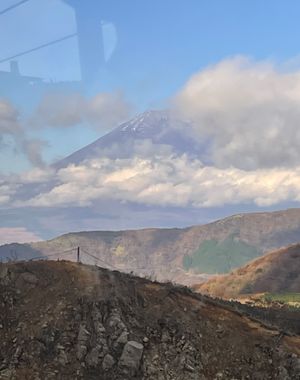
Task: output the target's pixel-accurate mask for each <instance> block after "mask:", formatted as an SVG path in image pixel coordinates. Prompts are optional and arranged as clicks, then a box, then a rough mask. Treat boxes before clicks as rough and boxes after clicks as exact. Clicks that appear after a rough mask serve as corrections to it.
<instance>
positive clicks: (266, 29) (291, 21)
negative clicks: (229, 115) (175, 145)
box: [0, 0, 300, 171]
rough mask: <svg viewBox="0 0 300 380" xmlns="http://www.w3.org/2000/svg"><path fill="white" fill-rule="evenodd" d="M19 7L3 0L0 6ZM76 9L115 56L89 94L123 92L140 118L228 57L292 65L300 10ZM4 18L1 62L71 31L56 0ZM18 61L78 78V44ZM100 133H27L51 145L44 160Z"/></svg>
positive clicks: (137, 5)
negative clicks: (92, 21)
mask: <svg viewBox="0 0 300 380" xmlns="http://www.w3.org/2000/svg"><path fill="white" fill-rule="evenodd" d="M16 2H17V1H16V0H2V1H1V9H5V8H6V7H8V6H10V5H12V4H14V3H16ZM75 2H76V1H75ZM77 3H78V4H79V8H78V9H79V13H81V14H83V15H84V16H83V17H86V19H88V17H90V15H91V14H93V15H94V16H95V17H97V19H98V18H99V22H101V21H102V23H103V25H104V26H103V28H104V31H105V49H106V55H109V54H111V53H112V54H111V55H110V58H109V59H108V60H106V61H105V62H104V64H103V65H102V67H101V69H99V75H98V77H97V78H95V79H94V81H93V82H91V83H89V84H88V85H86V88H85V92H86V93H87V94H88V95H92V94H95V93H97V92H101V91H115V90H118V91H122V92H124V94H125V96H126V98H127V99H128V100H129V101H130V102H131V103H132V104H133V106H134V109H135V111H136V112H138V111H143V110H145V109H148V108H161V107H164V106H165V105H166V104H167V100H168V99H169V98H170V97H171V96H172V95H174V93H176V92H177V91H178V90H179V89H180V88H181V86H183V84H184V83H185V82H186V81H187V79H188V78H189V77H190V76H191V75H193V74H194V73H195V72H197V71H199V70H201V69H202V68H204V67H206V66H207V65H212V64H214V63H216V62H218V61H220V60H222V59H224V58H227V57H230V56H234V55H246V56H250V57H252V58H253V59H254V60H263V59H271V60H274V61H275V62H279V63H280V62H286V61H289V60H296V63H297V57H298V55H299V43H298V36H299V34H300V24H299V14H300V3H299V2H298V1H296V0H287V1H276V0H264V1H260V0H251V1H241V0H226V1H225V0H209V1H208V0H206V1H204V0H188V1H182V0H164V1H161V0H152V1H151V2H150V1H146V0H126V1H121V0H114V1H111V0H110V1H100V0H99V1H98V0H89V1H77ZM88 9H91V10H92V13H88ZM0 17H1V22H0V46H1V50H0V51H1V56H0V58H5V57H9V56H10V55H14V54H15V53H18V52H21V51H24V50H26V49H30V48H32V47H35V46H39V45H41V44H43V43H46V42H48V41H52V40H55V39H58V38H60V37H63V36H65V35H69V34H71V33H74V32H76V28H77V26H76V17H75V14H74V11H73V9H72V8H70V7H69V6H68V5H67V4H66V3H64V2H63V1H60V0H29V1H27V2H26V3H25V4H23V5H21V6H19V7H17V8H16V9H14V10H12V11H10V12H7V13H5V14H3V15H1V16H0ZM87 43H88V42H87ZM18 62H19V65H20V70H21V73H22V74H23V75H32V76H38V77H42V78H44V79H46V80H54V81H70V80H75V81H76V80H79V79H80V77H81V74H80V64H79V53H78V44H77V38H76V37H75V38H72V39H70V40H67V41H64V42H61V43H59V44H57V45H53V46H50V47H48V48H45V49H42V50H39V51H37V52H34V53H31V54H29V55H26V56H23V57H20V58H18ZM8 69H9V63H2V64H0V70H8ZM1 96H7V97H10V98H14V99H13V100H14V101H15V102H16V103H17V105H18V106H19V107H20V108H21V110H22V112H27V113H28V112H30V110H31V108H32V104H33V103H32V101H31V99H30V97H29V96H28V95H27V96H20V95H19V90H18V88H13V89H10V91H9V93H7V94H6V93H5V91H2V93H1ZM37 99H38V96H37V97H36V98H35V101H37ZM104 132H105V127H104V128H103V131H95V130H93V129H91V128H88V127H85V128H75V129H74V130H72V131H70V130H66V129H62V130H58V129H57V130H53V129H49V128H43V129H42V130H39V131H37V130H29V131H28V133H29V134H30V136H34V137H39V138H42V139H45V140H47V141H48V143H49V146H48V148H46V149H45V151H44V155H45V159H46V160H48V161H51V160H55V159H56V158H57V157H62V156H64V155H66V154H69V153H71V152H72V151H74V150H76V149H78V148H80V147H81V146H83V145H85V144H87V143H89V142H91V141H93V140H94V139H95V138H97V137H99V136H100V135H101V134H103V133H104ZM70 136H72V139H70ZM5 155H6V158H7V157H10V159H11V160H13V161H12V162H14V164H13V166H14V168H15V170H17V171H20V170H22V169H24V167H26V166H28V165H27V164H26V163H25V162H24V160H21V159H20V157H13V153H9V152H8V151H6V152H5ZM3 159H4V157H3V154H2V159H1V161H2V162H3ZM1 166H6V165H1ZM12 169H13V168H12Z"/></svg>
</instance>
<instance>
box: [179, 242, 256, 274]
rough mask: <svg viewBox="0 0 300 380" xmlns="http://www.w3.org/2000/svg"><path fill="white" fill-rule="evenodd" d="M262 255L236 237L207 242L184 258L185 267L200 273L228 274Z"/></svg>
mask: <svg viewBox="0 0 300 380" xmlns="http://www.w3.org/2000/svg"><path fill="white" fill-rule="evenodd" d="M261 254H262V253H261V252H260V251H258V250H257V249H256V248H255V247H253V246H251V245H249V244H247V243H245V242H243V241H241V240H238V239H236V238H234V237H229V238H227V239H225V240H223V241H217V240H205V241H204V242H203V243H202V244H201V245H200V247H199V248H198V249H197V250H196V251H195V252H194V253H193V254H192V255H191V256H189V255H185V256H184V258H183V267H184V269H185V270H187V271H189V270H192V271H194V272H198V273H211V274H214V273H228V272H230V271H231V270H232V269H235V268H238V267H240V266H242V265H244V264H246V263H247V262H249V261H251V260H253V259H255V258H257V257H259V256H261Z"/></svg>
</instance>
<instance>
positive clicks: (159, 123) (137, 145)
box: [54, 110, 205, 169]
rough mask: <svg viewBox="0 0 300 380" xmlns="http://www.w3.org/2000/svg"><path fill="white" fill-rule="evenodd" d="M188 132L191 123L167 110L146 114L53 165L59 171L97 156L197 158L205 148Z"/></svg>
mask: <svg viewBox="0 0 300 380" xmlns="http://www.w3.org/2000/svg"><path fill="white" fill-rule="evenodd" d="M190 131H191V123H190V122H188V121H183V120H179V119H178V118H175V117H174V116H173V115H171V113H170V112H169V111H166V110H161V111H160V110H155V111H154V110H153V111H146V112H144V113H142V114H140V115H138V116H136V117H135V118H133V119H131V120H129V121H127V122H124V123H122V124H121V125H119V126H118V127H117V128H115V129H113V130H112V131H111V132H109V133H107V134H106V135H104V136H102V137H100V138H99V139H97V140H96V141H94V142H93V143H91V144H89V145H87V146H85V147H83V148H82V149H80V150H78V151H76V152H74V153H72V154H71V155H69V156H68V157H66V158H64V159H62V160H60V161H59V162H57V163H56V164H55V165H54V166H55V168H57V169H59V168H63V167H66V166H68V165H70V164H75V165H77V164H79V163H80V162H82V161H85V160H87V159H93V158H98V157H108V158H111V159H116V158H129V157H132V156H133V155H134V154H135V155H152V154H153V153H154V152H156V153H157V152H164V153H166V152H169V153H173V154H179V155H182V154H187V155H188V156H191V157H199V155H201V154H203V152H204V151H205V146H204V144H201V143H199V142H198V141H197V140H196V139H194V138H193V137H192V136H191V135H189V134H190Z"/></svg>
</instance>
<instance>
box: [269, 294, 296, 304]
mask: <svg viewBox="0 0 300 380" xmlns="http://www.w3.org/2000/svg"><path fill="white" fill-rule="evenodd" d="M263 300H264V301H266V302H283V303H290V302H297V303H300V293H266V294H264V296H263Z"/></svg>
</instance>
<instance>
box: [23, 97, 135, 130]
mask: <svg viewBox="0 0 300 380" xmlns="http://www.w3.org/2000/svg"><path fill="white" fill-rule="evenodd" d="M130 113H131V106H130V104H129V103H128V102H127V100H126V99H125V98H124V95H123V94H122V93H121V92H116V93H108V92H104V93H99V94H97V95H95V96H94V97H92V98H89V99H87V98H85V97H84V96H82V95H80V94H79V93H71V94H61V93H49V94H47V95H45V96H44V97H43V98H42V100H41V102H40V104H39V105H38V107H37V109H36V111H35V112H34V114H33V115H32V117H31V119H30V125H33V126H37V127H45V126H48V127H58V128H63V127H73V126H75V125H78V124H81V123H87V124H88V125H90V126H92V127H94V128H96V129H102V130H108V129H110V128H113V127H116V126H117V125H118V124H119V123H121V122H122V121H125V120H127V119H128V117H129V116H130Z"/></svg>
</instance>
